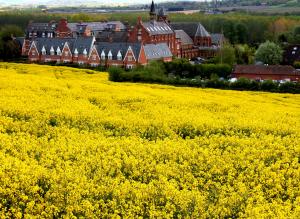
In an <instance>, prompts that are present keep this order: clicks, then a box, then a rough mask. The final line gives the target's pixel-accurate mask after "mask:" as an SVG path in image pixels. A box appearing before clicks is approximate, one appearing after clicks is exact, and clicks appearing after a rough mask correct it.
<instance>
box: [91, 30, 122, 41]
mask: <svg viewBox="0 0 300 219" xmlns="http://www.w3.org/2000/svg"><path fill="white" fill-rule="evenodd" d="M127 35H128V34H127V32H126V31H117V32H114V31H103V32H100V33H98V34H97V35H96V40H97V41H98V42H110V38H111V40H112V42H127V40H128V36H127Z"/></svg>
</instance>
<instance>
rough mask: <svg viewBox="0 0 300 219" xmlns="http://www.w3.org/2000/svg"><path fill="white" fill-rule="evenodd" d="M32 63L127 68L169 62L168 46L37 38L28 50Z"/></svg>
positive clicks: (87, 38) (80, 39) (92, 38)
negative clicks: (157, 61)
mask: <svg viewBox="0 0 300 219" xmlns="http://www.w3.org/2000/svg"><path fill="white" fill-rule="evenodd" d="M27 55H28V59H29V61H31V62H56V63H77V64H80V65H91V66H98V65H102V66H106V67H110V66H120V67H125V68H128V69H131V68H134V67H136V66H137V65H146V64H148V63H149V62H150V61H152V60H163V61H166V62H167V61H172V56H173V55H172V52H171V51H170V50H169V47H168V45H167V44H165V43H163V44H156V45H155V44H145V45H144V44H142V43H126V42H125V43H124V42H123V43H122V42H120V43H109V42H102V43H97V42H96V41H95V37H78V38H51V39H49V38H36V39H35V40H33V41H32V43H31V45H30V48H29V50H28V53H27Z"/></svg>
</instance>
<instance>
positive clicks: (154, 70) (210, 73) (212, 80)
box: [108, 59, 300, 94]
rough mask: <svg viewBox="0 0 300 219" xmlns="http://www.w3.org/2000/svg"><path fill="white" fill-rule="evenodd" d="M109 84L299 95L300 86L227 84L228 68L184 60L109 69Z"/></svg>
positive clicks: (241, 81)
mask: <svg viewBox="0 0 300 219" xmlns="http://www.w3.org/2000/svg"><path fill="white" fill-rule="evenodd" d="M108 72H109V80H111V81H115V82H122V81H123V82H126V81H127V82H147V83H160V84H170V85H182V86H189V87H202V88H219V89H230V90H246V91H247V90H248V91H269V92H281V93H294V94H300V83H299V82H297V83H295V82H285V84H282V83H278V82H273V81H271V80H270V81H268V80H267V81H263V82H258V81H254V80H250V79H246V78H240V79H238V80H237V81H234V82H230V81H228V80H227V79H229V76H230V74H231V72H232V68H231V66H229V65H227V64H201V65H192V64H190V63H189V62H188V61H187V60H184V59H176V60H175V61H173V62H169V63H161V62H152V63H150V64H149V65H148V66H146V67H139V68H136V69H134V70H131V71H125V70H124V69H121V68H115V67H112V68H110V69H108Z"/></svg>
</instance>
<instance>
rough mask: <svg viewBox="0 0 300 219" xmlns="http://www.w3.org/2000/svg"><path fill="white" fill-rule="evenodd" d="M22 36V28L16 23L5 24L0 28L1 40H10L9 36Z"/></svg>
mask: <svg viewBox="0 0 300 219" xmlns="http://www.w3.org/2000/svg"><path fill="white" fill-rule="evenodd" d="M12 36H14V37H18V36H24V32H23V30H22V29H21V28H20V27H18V26H16V25H6V26H3V27H2V28H1V30H0V38H1V40H3V41H8V40H11V37H12Z"/></svg>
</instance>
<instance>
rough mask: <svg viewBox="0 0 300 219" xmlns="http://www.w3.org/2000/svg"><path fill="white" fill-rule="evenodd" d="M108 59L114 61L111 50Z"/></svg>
mask: <svg viewBox="0 0 300 219" xmlns="http://www.w3.org/2000/svg"><path fill="white" fill-rule="evenodd" d="M108 59H109V60H112V53H111V50H109V52H108Z"/></svg>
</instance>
